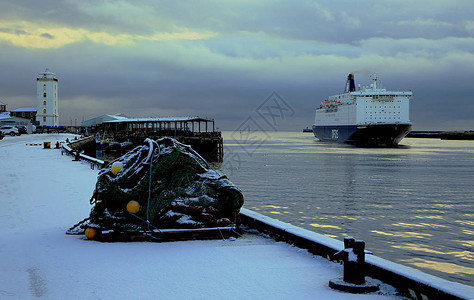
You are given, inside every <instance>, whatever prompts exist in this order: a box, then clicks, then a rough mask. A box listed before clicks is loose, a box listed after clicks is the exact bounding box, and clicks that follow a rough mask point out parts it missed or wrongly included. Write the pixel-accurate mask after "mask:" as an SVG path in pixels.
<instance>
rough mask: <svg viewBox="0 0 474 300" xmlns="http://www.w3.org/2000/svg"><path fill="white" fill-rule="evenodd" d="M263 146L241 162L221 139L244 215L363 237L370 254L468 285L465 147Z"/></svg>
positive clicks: (307, 139)
mask: <svg viewBox="0 0 474 300" xmlns="http://www.w3.org/2000/svg"><path fill="white" fill-rule="evenodd" d="M263 137H264V136H258V134H256V135H254V136H253V137H252V138H254V139H256V140H259V141H261V140H262V138H263ZM265 138H266V139H265V141H264V142H263V143H261V144H260V146H259V147H258V148H256V149H252V150H254V151H253V152H252V153H251V154H249V151H245V149H243V147H245V143H242V142H240V143H239V142H236V141H233V140H232V139H229V134H228V133H227V134H226V133H224V139H225V145H226V149H227V150H230V151H231V153H232V154H233V155H234V156H235V154H237V155H238V156H239V157H238V158H239V165H238V166H232V165H230V166H229V162H231V159H232V157H230V156H227V154H228V152H226V155H225V157H224V164H223V166H222V167H223V171H224V172H225V173H226V174H227V175H229V177H230V179H231V180H232V181H233V182H234V183H236V184H237V185H238V186H239V187H241V188H242V189H243V191H244V193H245V195H246V203H245V207H247V208H250V209H254V210H256V211H259V212H261V213H263V214H267V215H269V216H271V217H273V218H276V219H279V220H281V221H284V222H288V223H291V224H294V225H297V226H301V227H303V228H306V229H309V230H312V231H316V232H318V233H322V234H325V235H328V236H331V237H334V238H337V239H342V238H343V237H344V236H346V235H352V236H355V237H357V238H359V239H364V240H365V241H366V243H367V247H368V248H369V249H370V250H372V251H374V253H375V254H376V255H378V256H381V257H384V258H387V259H389V260H392V261H395V262H400V263H403V264H406V265H408V266H412V267H415V268H418V269H421V270H423V271H426V272H429V273H432V274H434V275H437V276H441V277H444V278H447V279H450V280H456V281H458V282H461V283H465V284H469V285H471V286H474V279H473V278H472V276H469V275H472V268H471V267H470V266H469V265H472V264H473V262H474V258H473V254H472V253H473V250H472V249H473V246H474V242H473V240H474V221H473V218H474V207H473V205H472V203H473V201H474V186H473V185H472V182H474V155H473V154H474V142H473V141H441V140H435V139H408V138H407V139H404V140H403V141H402V142H403V144H404V145H405V146H404V147H399V148H382V149H380V148H355V147H353V146H350V145H337V144H326V143H321V142H318V141H316V140H315V139H314V137H312V136H311V135H309V134H303V133H288V132H272V133H269V134H268V136H265ZM226 159H229V161H226ZM467 264H469V265H467ZM438 266H439V267H438ZM447 270H449V271H447Z"/></svg>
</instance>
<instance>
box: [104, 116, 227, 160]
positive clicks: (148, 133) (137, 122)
mask: <svg viewBox="0 0 474 300" xmlns="http://www.w3.org/2000/svg"><path fill="white" fill-rule="evenodd" d="M96 131H97V133H98V134H100V135H105V136H111V137H113V139H114V140H115V141H117V142H119V143H120V142H126V141H130V142H132V143H133V144H134V145H139V144H142V143H143V141H144V140H145V139H146V138H152V139H158V138H162V137H172V138H174V139H176V140H178V141H179V142H181V143H183V144H186V145H190V146H191V147H192V148H193V149H194V150H195V151H196V152H197V153H199V154H200V155H201V156H202V157H203V158H204V159H206V160H207V161H210V162H222V161H223V157H224V143H223V139H222V134H221V132H220V131H217V130H216V128H215V122H214V120H213V119H206V118H200V117H168V118H134V119H133V118H127V119H120V120H111V121H105V122H103V123H102V124H98V125H97V128H96Z"/></svg>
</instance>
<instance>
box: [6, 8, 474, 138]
mask: <svg viewBox="0 0 474 300" xmlns="http://www.w3.org/2000/svg"><path fill="white" fill-rule="evenodd" d="M0 53H1V54H2V55H1V56H0V66H1V67H0V101H1V102H4V103H6V104H7V105H8V106H7V109H9V110H12V109H14V108H17V107H20V106H35V105H36V76H37V74H38V73H40V72H44V71H45V69H46V68H49V69H50V70H51V71H52V72H54V73H56V75H57V77H58V79H59V86H58V90H59V92H58V94H59V101H60V102H59V114H60V124H61V125H71V124H80V122H81V121H82V120H87V119H90V118H93V117H96V116H100V115H102V114H113V113H123V114H126V115H128V116H131V117H160V116H161V117H165V116H200V117H208V118H213V119H215V120H216V126H217V127H219V128H220V129H221V130H237V129H239V128H241V127H242V124H245V123H246V120H249V118H250V119H251V120H253V121H254V123H256V124H258V126H259V127H260V128H261V129H262V130H282V131H283V130H301V129H302V128H304V127H306V126H311V125H312V124H313V122H314V110H315V108H316V107H317V106H319V104H320V103H321V101H322V100H324V99H325V98H326V97H327V96H330V95H334V94H339V93H341V92H343V90H344V86H345V80H346V77H347V74H349V73H354V74H355V80H356V84H359V83H360V84H361V85H368V84H369V83H370V78H369V77H368V75H369V74H371V73H377V74H378V75H379V77H380V79H381V80H382V84H383V86H384V87H385V88H387V89H388V90H412V91H413V94H414V96H413V101H412V103H411V107H410V119H411V121H412V122H413V129H414V130H474V117H473V112H474V101H473V100H474V99H472V98H473V91H474V85H473V84H472V78H474V1H472V0H449V1H448V0H446V1H444V0H429V1H428V0H418V1H404V0H384V1H380V0H359V1H346V0H341V1H333V0H319V1H295V0H291V1H290V0H288V1H285V0H274V1H266V0H262V1H245V0H242V1H222V0H220V1H217V0H216V1H157V0H143V1H131V0H128V1H126V0H123V1H96V0H94V1H92V0H83V1H73V0H62V1H57V0H54V1H53V0H43V1H36V0H17V1H2V2H0ZM273 93H276V94H273ZM272 95H277V96H278V99H279V100H278V101H279V103H280V104H283V107H284V110H281V109H280V111H279V113H280V114H279V115H278V116H277V117H276V118H275V117H272V120H271V122H266V121H267V119H265V116H264V115H262V114H261V111H259V109H260V110H261V108H262V107H264V108H265V107H266V108H268V107H270V106H271V105H270V104H271V103H273V102H272V100H271V97H272ZM259 112H260V113H259ZM270 123H271V124H270Z"/></svg>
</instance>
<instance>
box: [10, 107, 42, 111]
mask: <svg viewBox="0 0 474 300" xmlns="http://www.w3.org/2000/svg"><path fill="white" fill-rule="evenodd" d="M35 111H37V108H36V106H22V107H17V108H15V109H13V110H12V111H11V112H35Z"/></svg>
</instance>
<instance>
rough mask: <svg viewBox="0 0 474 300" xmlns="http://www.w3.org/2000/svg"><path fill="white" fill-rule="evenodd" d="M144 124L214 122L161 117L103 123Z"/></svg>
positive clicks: (193, 118)
mask: <svg viewBox="0 0 474 300" xmlns="http://www.w3.org/2000/svg"><path fill="white" fill-rule="evenodd" d="M146 122H214V120H213V119H207V118H200V117H163V118H134V119H131V118H130V119H125V120H111V121H106V122H104V123H146Z"/></svg>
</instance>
